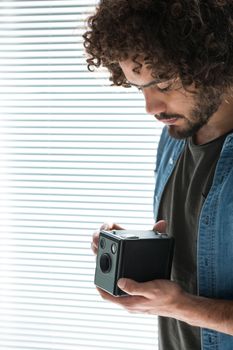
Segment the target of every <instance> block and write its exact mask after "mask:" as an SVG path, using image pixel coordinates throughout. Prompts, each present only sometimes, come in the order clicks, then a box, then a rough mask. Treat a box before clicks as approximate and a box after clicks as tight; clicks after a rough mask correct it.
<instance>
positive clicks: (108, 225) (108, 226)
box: [91, 223, 124, 254]
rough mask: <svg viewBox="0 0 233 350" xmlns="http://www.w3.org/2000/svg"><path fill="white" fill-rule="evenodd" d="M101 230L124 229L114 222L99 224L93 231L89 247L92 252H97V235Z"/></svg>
mask: <svg viewBox="0 0 233 350" xmlns="http://www.w3.org/2000/svg"><path fill="white" fill-rule="evenodd" d="M101 230H105V231H112V230H124V228H123V227H121V226H120V225H118V224H115V223H104V224H103V225H101V226H100V228H99V229H98V230H97V231H95V232H94V233H93V236H92V243H91V249H92V251H93V253H94V254H97V251H98V244H99V235H100V231H101Z"/></svg>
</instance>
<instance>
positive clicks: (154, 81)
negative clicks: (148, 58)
mask: <svg viewBox="0 0 233 350" xmlns="http://www.w3.org/2000/svg"><path fill="white" fill-rule="evenodd" d="M127 82H128V83H129V84H130V85H132V86H135V87H137V88H139V89H145V88H148V87H150V86H151V85H155V84H159V83H161V82H162V81H161V80H160V79H155V80H152V81H150V82H149V83H147V84H144V85H137V84H134V83H131V82H130V81H129V80H127Z"/></svg>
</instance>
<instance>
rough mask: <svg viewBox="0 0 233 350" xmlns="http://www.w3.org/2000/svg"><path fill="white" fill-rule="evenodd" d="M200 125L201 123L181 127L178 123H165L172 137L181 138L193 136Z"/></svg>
mask: <svg viewBox="0 0 233 350" xmlns="http://www.w3.org/2000/svg"><path fill="white" fill-rule="evenodd" d="M201 127H202V125H190V126H189V127H187V128H184V127H183V128H182V127H181V126H178V125H167V128H168V133H169V135H170V136H171V137H173V138H174V139H178V140H182V139H187V138H188V137H190V136H193V135H195V134H196V133H197V131H198V130H199V129H200V128H201Z"/></svg>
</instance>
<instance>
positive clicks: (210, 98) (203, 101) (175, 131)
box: [156, 88, 223, 139]
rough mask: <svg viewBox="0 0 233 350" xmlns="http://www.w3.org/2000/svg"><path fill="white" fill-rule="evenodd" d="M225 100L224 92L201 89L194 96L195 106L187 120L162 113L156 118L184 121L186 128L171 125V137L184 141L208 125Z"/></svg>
mask: <svg viewBox="0 0 233 350" xmlns="http://www.w3.org/2000/svg"><path fill="white" fill-rule="evenodd" d="M222 100H223V92H222V91H221V92H220V91H216V89H214V88H201V89H200V90H199V91H198V92H197V93H196V94H195V95H194V106H193V108H192V110H191V111H190V114H189V117H188V118H186V117H185V116H184V115H181V114H166V113H161V114H160V115H157V116H156V118H157V119H158V120H160V119H173V118H174V119H183V120H184V121H185V123H184V124H185V125H184V126H182V127H181V126H178V125H169V126H168V132H169V135H170V136H171V137H173V138H176V139H184V138H188V137H190V136H193V135H195V134H196V133H197V132H198V131H199V130H200V129H201V128H202V127H203V126H204V125H206V124H207V123H208V121H209V119H210V118H211V117H212V116H213V114H214V113H215V112H216V111H217V110H218V109H219V107H220V105H221V103H222Z"/></svg>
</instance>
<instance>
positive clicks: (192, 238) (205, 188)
mask: <svg viewBox="0 0 233 350" xmlns="http://www.w3.org/2000/svg"><path fill="white" fill-rule="evenodd" d="M225 138H226V135H223V136H221V137H219V138H218V139H216V140H213V141H211V142H209V143H206V144H203V145H195V144H194V143H193V141H192V139H191V138H189V139H187V142H186V146H185V148H184V151H183V153H182V154H181V156H180V158H179V160H178V162H177V165H176V167H175V169H174V171H173V174H172V176H171V177H170V179H169V181H168V183H167V185H166V187H165V190H164V193H163V196H162V201H161V204H160V208H159V215H158V219H159V220H160V219H163V220H166V221H167V225H168V226H167V233H168V234H169V235H171V236H173V237H174V238H175V252H174V259H173V266H172V273H171V279H172V280H173V281H175V282H177V283H178V284H179V285H180V286H181V287H182V288H183V289H184V290H185V291H187V292H189V293H191V294H196V295H197V232H198V222H199V220H198V219H199V215H200V211H201V208H202V205H203V203H204V201H205V198H206V196H207V195H208V192H209V190H210V187H211V184H212V181H213V176H214V172H215V168H216V164H217V161H218V159H219V156H220V152H221V149H222V146H223V143H224V140H225ZM159 349H160V350H200V349H201V341H200V328H198V327H193V326H190V325H188V324H187V323H184V322H181V321H177V320H175V319H173V318H165V317H159Z"/></svg>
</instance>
